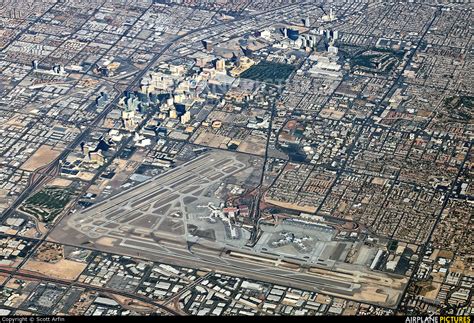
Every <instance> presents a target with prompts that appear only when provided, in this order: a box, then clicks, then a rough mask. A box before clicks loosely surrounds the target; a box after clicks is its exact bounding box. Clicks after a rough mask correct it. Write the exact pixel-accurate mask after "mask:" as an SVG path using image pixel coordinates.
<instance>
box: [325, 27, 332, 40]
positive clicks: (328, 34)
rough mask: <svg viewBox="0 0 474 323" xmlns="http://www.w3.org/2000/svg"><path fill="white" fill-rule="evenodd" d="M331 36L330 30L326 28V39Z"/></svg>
mask: <svg viewBox="0 0 474 323" xmlns="http://www.w3.org/2000/svg"><path fill="white" fill-rule="evenodd" d="M330 38H331V31H330V30H329V29H328V30H326V39H327V40H329V39H330Z"/></svg>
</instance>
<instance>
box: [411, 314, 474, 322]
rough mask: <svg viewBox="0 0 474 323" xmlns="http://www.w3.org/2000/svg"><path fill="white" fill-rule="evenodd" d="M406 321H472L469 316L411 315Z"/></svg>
mask: <svg viewBox="0 0 474 323" xmlns="http://www.w3.org/2000/svg"><path fill="white" fill-rule="evenodd" d="M405 323H471V317H469V316H427V317H424V316H409V317H407V318H406V319H405Z"/></svg>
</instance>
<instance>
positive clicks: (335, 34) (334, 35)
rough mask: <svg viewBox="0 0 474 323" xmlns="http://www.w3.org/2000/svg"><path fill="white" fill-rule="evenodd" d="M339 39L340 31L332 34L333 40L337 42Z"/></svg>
mask: <svg viewBox="0 0 474 323" xmlns="http://www.w3.org/2000/svg"><path fill="white" fill-rule="evenodd" d="M338 38H339V31H337V30H334V31H333V32H332V39H333V40H337V39H338Z"/></svg>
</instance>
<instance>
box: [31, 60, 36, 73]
mask: <svg viewBox="0 0 474 323" xmlns="http://www.w3.org/2000/svg"><path fill="white" fill-rule="evenodd" d="M31 67H33V70H35V71H36V70H37V69H38V61H37V60H34V61H32V62H31Z"/></svg>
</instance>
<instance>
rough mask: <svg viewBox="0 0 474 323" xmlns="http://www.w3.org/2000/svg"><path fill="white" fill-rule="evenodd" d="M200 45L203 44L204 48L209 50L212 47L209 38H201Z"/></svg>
mask: <svg viewBox="0 0 474 323" xmlns="http://www.w3.org/2000/svg"><path fill="white" fill-rule="evenodd" d="M202 45H203V46H204V49H205V50H207V51H209V52H210V51H212V49H213V48H214V46H213V44H212V43H211V42H210V41H209V40H203V41H202Z"/></svg>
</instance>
